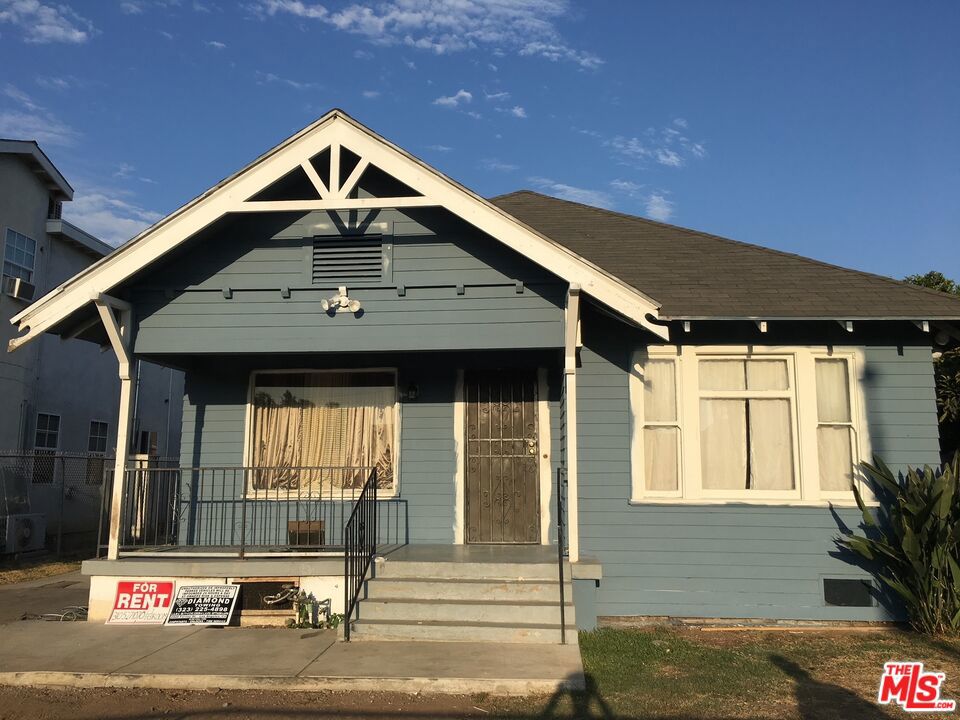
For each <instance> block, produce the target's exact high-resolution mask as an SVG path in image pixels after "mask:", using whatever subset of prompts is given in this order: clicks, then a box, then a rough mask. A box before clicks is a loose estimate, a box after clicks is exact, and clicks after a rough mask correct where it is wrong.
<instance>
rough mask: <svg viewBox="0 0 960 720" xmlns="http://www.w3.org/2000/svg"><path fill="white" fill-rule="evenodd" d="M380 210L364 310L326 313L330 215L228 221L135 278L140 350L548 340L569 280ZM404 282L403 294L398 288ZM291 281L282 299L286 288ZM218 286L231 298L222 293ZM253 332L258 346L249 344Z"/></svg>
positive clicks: (444, 220) (510, 344) (422, 221)
mask: <svg viewBox="0 0 960 720" xmlns="http://www.w3.org/2000/svg"><path fill="white" fill-rule="evenodd" d="M418 218H419V219H418V221H414V220H412V219H410V218H409V217H407V216H405V215H401V214H400V213H399V212H397V211H384V212H383V213H381V214H379V215H378V217H377V223H376V224H374V225H373V226H371V228H370V229H369V231H370V232H372V231H374V230H377V229H378V228H381V225H382V228H383V229H385V232H388V233H389V234H388V235H384V243H385V244H386V245H388V246H390V247H391V248H392V250H391V251H390V253H389V256H390V257H391V258H392V260H391V263H390V272H388V273H386V274H385V275H384V278H383V280H382V282H380V283H379V284H378V285H375V286H366V287H354V288H350V287H349V286H348V291H349V294H350V296H351V297H352V298H355V299H359V300H360V301H361V302H362V303H363V311H362V313H358V314H357V315H354V314H352V313H339V314H337V315H335V316H329V315H327V314H326V313H325V312H323V311H322V310H321V309H320V301H321V300H322V299H324V298H327V297H330V296H331V295H332V294H334V292H335V289H336V288H335V287H322V286H319V285H314V284H313V283H312V259H311V252H312V245H313V241H312V238H313V236H314V235H316V234H328V233H330V232H331V230H330V228H331V227H332V225H331V223H330V221H329V219H327V216H326V214H325V213H309V214H307V215H306V216H304V217H302V218H299V219H297V218H296V217H295V216H294V217H291V216H289V215H275V216H271V217H269V218H259V219H254V218H239V219H238V218H235V217H234V218H227V219H225V220H223V221H221V223H218V224H217V225H215V226H214V228H213V229H210V230H208V231H206V232H205V233H204V234H202V235H201V236H199V237H197V238H194V239H193V240H192V241H190V242H189V243H188V244H187V245H186V246H185V247H184V248H181V249H180V250H178V251H176V253H175V254H174V255H173V256H171V257H170V258H168V259H167V260H166V261H165V262H162V263H159V264H158V265H156V266H155V267H153V268H151V269H150V270H149V271H148V272H147V273H146V274H145V275H144V276H142V277H139V278H137V280H136V281H135V284H134V288H133V289H134V305H135V311H136V316H137V334H136V339H135V350H136V352H137V353H140V354H176V353H191V354H196V353H268V352H353V351H360V352H364V351H377V352H382V351H385V350H463V349H505V348H551V347H560V346H561V345H562V330H563V310H562V305H563V295H564V290H565V285H564V284H563V283H561V282H559V281H558V279H557V278H556V277H555V276H553V275H551V274H550V273H548V272H546V271H544V270H543V269H541V268H539V267H538V266H536V265H535V264H533V263H532V262H530V261H529V260H527V259H526V258H523V257H522V256H520V255H519V254H517V253H515V252H513V251H512V250H509V249H508V248H506V247H505V246H503V245H502V244H501V243H499V242H498V241H496V240H493V239H492V238H490V237H488V236H486V235H483V234H482V233H480V232H478V231H477V230H475V229H473V228H471V227H470V226H469V225H467V224H466V223H463V222H461V221H455V220H454V219H452V218H451V217H449V216H447V215H445V214H443V213H439V212H436V211H432V212H429V213H428V212H421V213H420V214H419V216H418ZM400 287H402V288H403V290H402V292H401V291H400V290H399V289H398V288H400ZM284 288H287V289H289V295H290V296H289V297H288V298H284V297H283V296H282V293H281V291H282V290H283V289H284ZM224 289H229V292H228V293H226V294H227V295H230V297H229V298H228V297H225V296H224V295H225V293H224ZM253 337H255V338H256V342H251V338H253Z"/></svg>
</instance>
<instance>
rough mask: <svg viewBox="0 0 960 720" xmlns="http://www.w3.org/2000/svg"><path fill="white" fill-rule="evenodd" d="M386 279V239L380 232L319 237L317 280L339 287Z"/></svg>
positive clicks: (315, 254) (315, 242)
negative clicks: (384, 274) (384, 250)
mask: <svg viewBox="0 0 960 720" xmlns="http://www.w3.org/2000/svg"><path fill="white" fill-rule="evenodd" d="M382 278H383V238H382V237H381V236H379V235H360V236H353V237H350V236H347V237H343V236H336V237H315V238H314V239H313V283H314V285H325V286H329V287H337V286H340V285H347V286H350V285H369V284H371V283H378V282H380V281H381V280H382Z"/></svg>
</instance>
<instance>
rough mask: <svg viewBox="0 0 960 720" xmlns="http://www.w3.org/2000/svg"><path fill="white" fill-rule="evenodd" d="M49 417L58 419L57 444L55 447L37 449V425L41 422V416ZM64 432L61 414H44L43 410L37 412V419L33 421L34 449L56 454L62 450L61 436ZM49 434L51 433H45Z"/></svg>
mask: <svg viewBox="0 0 960 720" xmlns="http://www.w3.org/2000/svg"><path fill="white" fill-rule="evenodd" d="M41 415H47V416H48V417H55V418H56V419H57V444H56V446H54V447H52V448H51V447H37V425H38V424H39V422H40V416H41ZM62 430H63V418H62V417H61V416H60V414H59V413H51V412H43V411H42V410H38V411H37V415H36V417H35V418H34V419H33V449H34V450H43V451H44V452H56V451H57V450H59V449H60V434H61V432H62ZM44 432H47V433H48V434H49V431H46V430H45V431H44Z"/></svg>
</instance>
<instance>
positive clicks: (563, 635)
mask: <svg viewBox="0 0 960 720" xmlns="http://www.w3.org/2000/svg"><path fill="white" fill-rule="evenodd" d="M566 487H567V471H566V468H563V467H558V468H557V573H558V575H559V576H560V642H561V643H563V644H564V645H566V644H567V613H566V604H567V603H566V598H565V597H564V593H565V588H564V582H565V580H564V577H563V560H564V558H565V557H566V556H567V534H566V524H565V523H566V521H565V518H564V511H565V508H566V503H565V502H564V493H565V492H566Z"/></svg>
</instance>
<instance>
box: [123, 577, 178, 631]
mask: <svg viewBox="0 0 960 720" xmlns="http://www.w3.org/2000/svg"><path fill="white" fill-rule="evenodd" d="M173 585H174V584H173V582H170V581H161V582H156V581H151V580H133V581H120V582H118V583H117V597H116V599H115V600H114V603H113V612H112V613H111V614H110V619H109V620H107V622H108V623H113V624H128V625H133V624H147V625H160V624H162V623H163V621H164V620H166V619H167V614H168V613H169V612H170V605H171V603H172V601H173Z"/></svg>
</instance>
